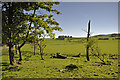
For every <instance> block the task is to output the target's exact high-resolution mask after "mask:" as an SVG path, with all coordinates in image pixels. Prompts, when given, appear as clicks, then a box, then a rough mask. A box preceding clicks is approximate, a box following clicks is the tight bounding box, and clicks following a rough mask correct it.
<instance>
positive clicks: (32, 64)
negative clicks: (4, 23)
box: [2, 39, 119, 78]
mask: <svg viewBox="0 0 120 80" xmlns="http://www.w3.org/2000/svg"><path fill="white" fill-rule="evenodd" d="M46 44H47V46H46V48H45V50H44V55H43V57H44V60H41V57H40V55H39V50H38V49H37V50H36V55H35V56H34V55H33V46H32V44H26V45H25V46H24V47H23V48H22V56H23V61H22V64H19V65H18V64H16V65H14V66H12V65H9V57H8V50H7V49H5V50H3V51H2V77H3V78H118V73H119V72H118V40H98V41H97V45H98V47H99V48H100V50H101V54H100V55H105V56H104V59H105V61H106V62H107V61H108V62H110V64H108V65H104V64H102V62H101V61H100V60H99V59H98V58H97V57H96V56H94V55H92V54H91V53H90V61H87V60H86V53H85V46H84V44H83V43H82V42H81V41H80V40H79V39H77V40H73V41H71V42H67V41H64V40H51V39H47V40H46ZM57 52H60V53H61V54H62V55H64V56H67V58H66V59H57V58H50V56H51V54H56V53H57ZM78 53H81V56H80V58H79V57H72V56H74V55H77V54H78ZM110 55H113V57H115V58H113V59H112V58H110V57H109V56H110ZM100 57H102V56H100ZM15 58H16V60H18V59H19V56H18V55H15ZM116 58H117V59H116ZM70 64H73V65H76V66H77V68H75V69H71V68H66V66H68V65H70Z"/></svg>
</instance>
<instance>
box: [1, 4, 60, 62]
mask: <svg viewBox="0 0 120 80" xmlns="http://www.w3.org/2000/svg"><path fill="white" fill-rule="evenodd" d="M58 4H59V2H32V3H31V2H26V3H22V2H21V3H17V2H11V3H10V2H8V3H7V2H6V3H3V5H2V13H3V18H2V19H3V21H2V22H3V27H4V28H2V31H3V34H2V37H3V39H4V40H3V42H4V43H6V44H7V45H8V46H9V58H10V64H13V59H14V53H13V46H14V45H15V44H19V46H18V50H19V57H20V59H19V60H20V61H21V60H22V55H21V47H23V46H24V45H25V43H26V42H27V41H28V39H29V38H30V37H31V36H30V34H32V33H33V31H34V30H35V28H36V27H37V30H39V32H38V33H39V37H40V36H41V34H43V32H46V33H47V34H49V36H50V37H54V33H53V31H54V30H62V29H61V28H60V27H59V23H58V22H57V21H55V19H54V18H53V15H52V14H37V13H36V12H37V11H38V10H46V11H47V12H49V13H51V12H53V13H54V14H61V13H60V12H59V11H58V10H57V9H53V5H58ZM30 11H31V13H30ZM35 24H36V27H35V26H34V25H35ZM33 34H34V33H33Z"/></svg>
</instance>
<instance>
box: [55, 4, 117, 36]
mask: <svg viewBox="0 0 120 80" xmlns="http://www.w3.org/2000/svg"><path fill="white" fill-rule="evenodd" d="M54 8H56V9H58V10H59V11H60V12H62V15H59V16H57V15H55V19H56V20H57V21H58V22H59V23H60V26H61V27H62V29H63V31H62V32H58V31H57V32H56V31H55V33H56V37H57V36H59V35H70V36H74V37H83V36H86V35H87V34H86V32H85V31H86V30H87V24H88V21H89V20H91V32H92V33H93V34H92V35H97V34H109V33H117V32H118V3H117V2H61V3H60V5H58V6H54ZM84 30H85V31H84Z"/></svg>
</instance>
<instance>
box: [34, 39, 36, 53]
mask: <svg viewBox="0 0 120 80" xmlns="http://www.w3.org/2000/svg"><path fill="white" fill-rule="evenodd" d="M35 48H36V47H35V41H34V55H35Z"/></svg>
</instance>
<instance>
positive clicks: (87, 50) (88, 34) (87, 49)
mask: <svg viewBox="0 0 120 80" xmlns="http://www.w3.org/2000/svg"><path fill="white" fill-rule="evenodd" d="M89 37H90V20H89V22H88V32H87V42H88V41H89ZM86 57H87V60H88V61H90V59H89V45H88V44H87V48H86Z"/></svg>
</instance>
